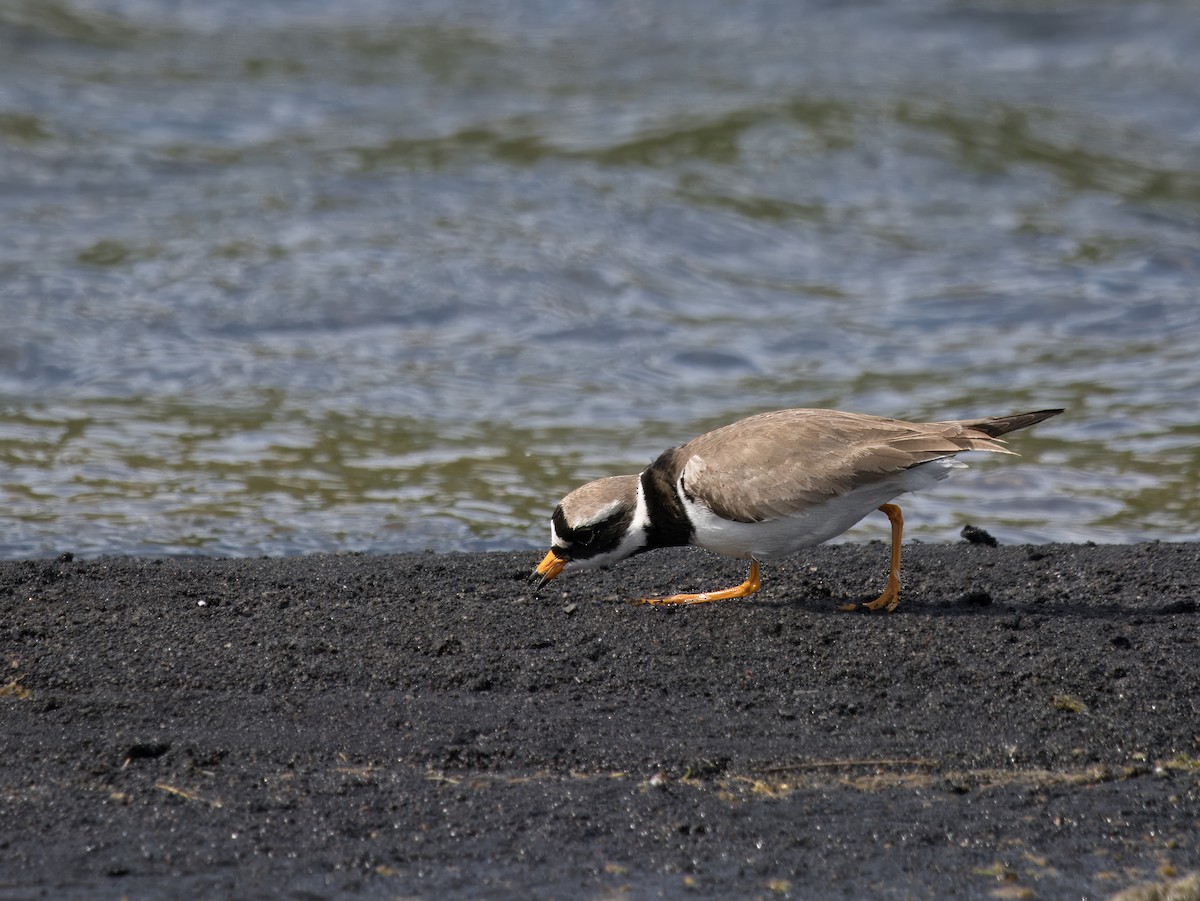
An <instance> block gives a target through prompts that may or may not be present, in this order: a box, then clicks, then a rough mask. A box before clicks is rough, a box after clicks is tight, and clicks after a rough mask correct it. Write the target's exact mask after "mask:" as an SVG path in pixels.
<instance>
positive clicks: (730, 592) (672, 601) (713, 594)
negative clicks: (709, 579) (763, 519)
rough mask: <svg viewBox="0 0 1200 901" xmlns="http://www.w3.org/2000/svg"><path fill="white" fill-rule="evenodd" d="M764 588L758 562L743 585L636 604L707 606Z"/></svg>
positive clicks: (647, 600) (745, 595)
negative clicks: (711, 602)
mask: <svg viewBox="0 0 1200 901" xmlns="http://www.w3.org/2000/svg"><path fill="white" fill-rule="evenodd" d="M761 587H762V579H760V578H759V573H758V561H757V560H751V561H750V575H749V576H748V577H747V578H746V581H745V582H743V583H742V584H741V585H734V586H733V587H732V588H726V589H724V590H722V591H706V592H703V593H702V594H673V595H671V596H670V597H665V598H639V599H638V600H636V601H634V603H635V604H654V605H656V606H674V605H682V604H707V603H708V602H709V601H727V600H732V599H733V598H744V597H747V596H749V595H752V594H754V592H756V591H758V589H759V588H761Z"/></svg>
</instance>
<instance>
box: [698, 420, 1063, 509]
mask: <svg viewBox="0 0 1200 901" xmlns="http://www.w3.org/2000/svg"><path fill="white" fill-rule="evenodd" d="M1056 412H1058V411H1042V413H1040V414H1034V413H1030V414H1020V415H1019V416H1012V417H998V418H989V419H981V420H963V421H955V422H930V423H914V422H904V421H903V420H899V419H884V418H882V417H878V416H868V415H865V414H861V413H842V412H839V411H836V410H805V409H798V410H778V411H776V412H774V413H762V414H759V415H758V416H751V417H749V418H748V419H743V420H740V421H739V422H735V423H733V424H732V425H728V426H725V427H724V428H720V429H716V430H715V431H712V432H708V433H706V434H704V435H701V436H700V437H699V438H696V439H694V440H692V441H690V442H688V443H687V444H685V445H684V446H683V447H681V448H679V449H678V450H677V451H676V453H675V461H676V466H677V467H678V469H677V471H679V472H681V473H682V474H683V476H684V488H685V489H686V490H687V491H689V492H690V493H692V494H693V495H695V496H697V497H699V498H700V499H702V500H703V501H704V502H705V503H707V504H708V505H709V507H710V508H711V509H712V511H713V512H714V513H716V514H717V515H718V516H721V517H724V518H726V519H733V520H737V521H739V522H759V521H761V520H763V519H769V518H773V517H777V516H783V515H786V514H788V513H791V512H794V511H795V510H797V509H798V508H801V507H804V506H807V505H809V504H813V503H816V502H819V501H821V500H824V499H826V498H828V497H831V496H837V495H840V494H844V493H846V492H847V491H849V490H850V489H852V488H854V487H857V486H860V485H864V484H869V483H871V482H873V481H877V480H881V479H884V478H887V477H888V476H890V475H894V474H896V473H899V472H901V471H903V470H905V469H908V468H910V467H912V466H916V465H918V464H921V463H927V462H929V461H931V460H936V459H939V458H942V457H948V456H953V455H954V454H957V453H960V452H962V451H968V450H976V451H991V452H993V453H1002V454H1009V453H1012V451H1010V450H1007V449H1006V448H1005V447H1004V446H1003V445H1004V442H1003V441H1000V440H999V439H998V438H997V437H996V436H997V435H1002V434H1004V433H1006V432H1009V431H1012V430H1013V429H1017V428H1024V427H1025V426H1026V425H1032V424H1033V423H1034V422H1040V421H1041V420H1042V419H1045V418H1047V417H1049V416H1052V415H1054V413H1056ZM1013 423H1016V424H1013Z"/></svg>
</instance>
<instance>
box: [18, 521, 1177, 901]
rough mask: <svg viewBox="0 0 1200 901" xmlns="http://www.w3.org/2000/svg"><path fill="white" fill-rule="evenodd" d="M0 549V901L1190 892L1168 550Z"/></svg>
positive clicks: (1173, 560)
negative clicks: (441, 552)
mask: <svg viewBox="0 0 1200 901" xmlns="http://www.w3.org/2000/svg"><path fill="white" fill-rule="evenodd" d="M537 558H538V555H537V554H481V555H448V556H438V555H432V554H427V555H410V556H396V557H366V556H334V557H305V558H294V559H265V560H206V559H183V560H179V559H175V560H167V561H152V560H128V559H114V560H101V561H91V562H78V561H74V562H73V561H70V560H67V559H63V560H58V561H54V560H46V561H34V562H10V563H3V564H0V610H2V613H0V653H2V657H0V666H2V667H3V673H2V675H0V724H2V725H0V760H2V764H0V897H2V898H25V897H39V896H41V897H52V898H62V897H75V898H93V897H97V898H105V897H107V898H117V897H120V896H123V895H125V896H128V897H130V898H167V897H201V896H207V897H220V896H228V897H239V898H255V897H304V898H325V897H334V896H345V895H356V894H357V895H366V896H371V897H413V896H415V897H421V898H429V899H436V898H445V897H466V898H475V897H481V898H527V897H553V898H604V897H633V898H644V897H655V896H666V897H684V896H686V897H697V898H704V897H763V898H774V897H795V898H840V897H846V898H868V897H870V898H924V897H937V898H950V897H954V898H1104V897H1108V896H1110V895H1112V894H1114V893H1116V892H1118V891H1120V890H1122V889H1124V888H1126V887H1127V886H1130V885H1132V884H1134V883H1138V882H1142V881H1148V880H1149V881H1153V880H1163V879H1167V878H1169V877H1171V876H1174V875H1176V874H1178V875H1181V876H1182V875H1184V874H1187V873H1189V872H1193V871H1196V870H1198V869H1200V643H1198V637H1200V615H1198V610H1200V608H1198V604H1197V601H1198V599H1200V546H1196V545H1165V544H1164V545H1141V546H1112V547H1083V546H1061V545H1059V546H1045V547H1001V548H991V547H987V546H983V545H979V544H971V545H967V544H962V545H957V546H930V545H914V546H911V547H909V548H908V549H907V552H906V557H905V570H904V572H905V595H904V599H903V601H902V603H901V606H900V609H899V611H898V612H897V613H895V614H894V615H890V616H889V615H886V614H882V615H880V614H866V613H842V612H839V611H838V609H837V604H838V603H839V602H841V601H844V600H845V599H846V598H847V597H854V598H863V597H865V596H867V595H868V594H874V593H877V592H878V591H879V590H880V589H881V588H882V584H883V575H884V570H885V568H886V548H885V547H884V546H883V545H881V544H879V543H874V544H868V545H863V546H836V547H825V548H819V549H816V550H814V551H812V552H809V553H806V554H804V555H801V556H797V557H795V558H792V559H790V560H788V561H785V562H783V563H779V564H773V565H768V566H766V567H765V568H764V579H765V588H764V590H763V591H762V592H761V593H760V594H759V595H758V596H756V597H755V598H753V599H750V600H747V601H727V602H724V603H718V604H711V605H705V606H698V607H691V608H685V609H663V608H654V607H646V606H633V605H630V604H627V603H625V600H626V599H627V598H628V597H630V596H636V595H639V594H642V593H646V592H658V593H661V592H667V591H671V590H697V589H702V588H710V589H711V588H717V587H724V586H725V585H728V584H733V583H735V582H737V581H740V580H741V578H742V576H743V568H742V566H741V565H740V564H738V563H736V562H734V561H726V560H721V559H719V558H716V557H713V556H711V555H708V554H704V553H703V552H689V551H677V552H658V553H654V554H649V555H646V556H643V557H640V558H637V559H635V560H630V561H627V562H625V563H623V564H620V565H618V566H617V567H615V568H613V569H611V570H608V571H604V572H596V573H585V574H583V575H580V576H578V577H574V578H566V579H561V580H559V582H557V583H555V584H553V585H552V586H549V588H548V589H546V590H544V591H543V592H542V593H541V594H540V595H536V594H535V593H534V592H533V591H532V590H531V589H530V587H529V585H528V584H527V583H526V582H525V581H524V580H525V576H526V574H527V572H528V570H529V569H530V567H532V566H533V564H534V563H535V562H536V561H537Z"/></svg>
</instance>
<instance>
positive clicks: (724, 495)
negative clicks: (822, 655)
mask: <svg viewBox="0 0 1200 901" xmlns="http://www.w3.org/2000/svg"><path fill="white" fill-rule="evenodd" d="M1062 412H1063V411H1062V410H1061V409H1053V410H1037V411H1034V412H1030V413H1014V414H1012V415H1010V416H990V417H985V418H981V419H955V420H947V421H944V422H907V421H905V420H901V419H889V418H886V417H882V416H872V415H870V414H866V413H847V412H842V411H839V410H827V409H806V408H797V409H788V410H775V411H772V412H768V413H759V414H757V415H754V416H749V417H747V418H745V419H740V420H738V421H737V422H733V423H731V424H729V425H726V426H723V427H722V428H718V429H715V430H713V431H711V432H706V433H705V434H703V435H700V436H699V437H698V438H694V439H692V440H691V441H689V442H687V443H686V444H684V445H682V446H680V447H672V448H668V449H667V450H665V451H663V452H662V454H660V455H659V456H658V458H657V459H655V460H654V462H653V463H651V464H650V465H649V466H648V467H646V468H645V469H644V470H642V471H641V472H640V473H638V474H636V475H620V476H609V477H608V478H603V479H598V480H596V481H594V482H588V483H587V484H586V485H583V486H582V487H580V488H576V489H575V490H574V491H572V492H571V493H570V494H568V495H567V496H566V497H564V498H563V499H562V500H561V501H560V502H559V504H558V505H557V506H556V507H555V509H554V514H553V516H552V517H551V525H550V550H549V552H548V553H547V554H546V556H545V557H544V558H543V560H542V561H541V563H539V564H538V565H537V567H535V568H534V570H533V572H532V573H531V574H530V577H531V578H532V579H534V580H536V581H537V587H538V588H539V589H540V588H542V587H544V586H545V585H546V584H547V583H548V582H550V581H551V580H552V579H554V578H556V577H557V576H558V575H559V574H561V573H563V572H569V571H572V570H581V569H591V568H595V567H601V566H607V565H609V564H612V563H615V562H617V561H619V560H623V559H625V558H626V557H631V556H633V555H634V554H641V553H644V552H646V551H651V550H654V549H656V548H665V547H679V546H687V545H692V546H697V547H702V548H705V549H706V550H709V551H713V552H715V553H717V554H721V555H724V556H728V557H734V558H739V559H743V560H749V561H750V570H749V573H748V575H747V577H746V580H745V581H744V582H742V583H741V584H740V585H735V586H734V587H732V588H726V589H722V590H719V591H708V592H703V593H699V594H674V595H670V596H668V597H648V598H639V599H636V602H637V603H643V604H654V605H677V604H703V603H708V602H710V601H720V600H729V599H734V598H744V597H748V596H749V595H752V594H754V593H755V592H757V591H758V590H759V588H760V587H761V585H762V579H761V572H760V569H759V563H760V561H764V560H774V559H778V558H781V557H786V556H788V555H791V554H794V553H796V552H797V551H799V550H801V549H803V548H807V547H813V546H815V545H818V544H821V543H822V542H825V541H828V540H829V539H831V538H833V537H835V536H837V535H840V534H841V533H842V532H844V531H846V530H847V529H849V528H850V527H851V526H853V525H854V524H855V523H857V522H858V521H859V520H861V519H863V518H864V517H865V516H867V515H868V514H870V513H872V512H874V511H875V510H879V511H880V512H882V513H883V514H884V515H885V516H887V518H888V520H889V522H890V523H891V532H892V541H891V552H892V553H891V563H890V567H889V570H888V579H887V584H886V586H885V588H884V590H883V593H882V594H880V595H879V597H877V598H875V600H873V601H869V602H867V603H865V604H863V606H864V607H866V608H867V609H868V610H872V611H876V610H887V611H888V612H892V611H895V609H896V607H897V606H898V605H899V603H900V543H901V539H902V537H903V530H904V518H903V516H902V514H901V512H900V507H899V506H898V505H896V504H893V503H891V501H893V500H895V499H896V498H897V497H898V496H899V495H901V494H904V493H906V492H910V491H920V490H922V489H924V488H929V487H930V486H932V485H934V484H935V483H937V482H939V481H941V480H942V479H944V478H946V477H947V476H949V475H950V474H951V473H953V472H954V471H955V470H958V469H965V468H966V464H965V463H963V462H961V461H959V460H958V459H956V458H957V455H958V454H960V453H962V452H964V451H988V452H991V453H998V454H1013V453H1014V451H1010V450H1008V448H1007V447H1005V442H1004V441H1003V440H1001V438H1000V436H1001V435H1006V434H1008V433H1009V432H1014V431H1016V430H1018V429H1025V428H1028V427H1029V426H1032V425H1035V424H1037V423H1039V422H1041V421H1043V420H1045V419H1049V418H1050V417H1051V416H1057V415H1058V414H1059V413H1062ZM854 607H855V605H854V604H849V605H845V606H844V607H843V609H854Z"/></svg>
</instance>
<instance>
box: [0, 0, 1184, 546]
mask: <svg viewBox="0 0 1200 901" xmlns="http://www.w3.org/2000/svg"><path fill="white" fill-rule="evenodd" d="M1198 84H1200V16H1197V15H1196V14H1195V6H1194V4H1192V3H1190V2H1186V0H1179V2H1158V3H1149V2H1146V3H1137V2H1131V3H1120V4H1108V3H1094V4H1087V3H1065V2H1064V3H1055V2H1041V3H1028V2H1015V0H1014V2H998V0H997V2H953V3H952V2H912V3H891V4H836V3H833V4H822V3H796V2H792V0H777V2H760V3H748V4H729V3H725V2H715V0H666V2H655V3H640V2H549V0H546V2H486V3H484V2H462V3H442V2H439V3H433V2H427V3H404V4H398V3H391V2H383V0H376V2H372V0H355V2H343V3H337V4H328V3H316V2H297V0H260V2H251V3H245V2H240V0H239V2H233V0H223V2H216V3H211V2H210V3H205V4H178V3H174V2H168V0H107V2H101V0H95V2H85V0H74V2H64V0H26V2H21V0H16V2H11V0H10V2H6V3H4V4H3V5H0V211H2V212H3V215H2V216H0V319H2V321H0V556H6V557H24V556H32V555H46V554H54V553H58V552H61V551H66V550H70V551H74V552H76V553H84V554H95V553H196V552H201V553H219V554H260V553H271V554H276V553H299V552H306V551H316V550H371V551H384V550H410V549H418V548H426V547H432V548H438V549H443V550H449V549H482V548H514V549H515V548H530V549H533V548H535V547H538V546H541V545H542V543H543V541H544V540H545V537H546V534H545V533H546V532H547V518H548V515H549V512H550V509H551V508H552V507H553V504H554V502H555V501H556V500H557V498H558V497H559V496H560V495H561V494H563V493H565V492H566V491H567V490H569V489H570V488H572V487H574V486H575V485H576V484H578V483H580V482H581V481H583V480H586V479H589V478H593V477H597V476H600V475H606V474H612V473H618V472H629V471H636V470H637V469H640V468H641V467H642V466H643V465H645V464H646V462H648V461H649V460H650V459H651V458H652V457H653V456H654V455H655V454H656V453H657V452H658V451H659V450H661V449H662V448H664V447H666V446H668V445H670V444H675V443H679V442H681V441H683V440H686V439H687V438H689V437H691V436H693V435H694V434H697V433H698V432H700V431H702V430H703V429H705V428H708V427H712V426H715V425H719V424H723V423H724V422H727V421H730V420H732V419H735V418H737V417H739V416H742V415H745V414H748V413H751V412H755V411H758V410H763V409H771V408H776V407H783V406H835V407H840V408H844V409H854V410H862V411H867V412H874V413H880V414H886V415H898V416H904V417H910V418H950V417H956V416H969V415H980V414H996V413H1006V412H1011V411H1016V410H1022V409H1027V408H1030V409H1032V408H1040V407H1046V406H1065V407H1067V408H1068V409H1069V412H1068V414H1067V415H1065V416H1062V417H1059V418H1058V419H1055V420H1052V421H1050V422H1047V423H1045V424H1043V425H1041V426H1039V427H1037V428H1036V429H1034V430H1032V431H1030V432H1026V433H1022V434H1019V435H1017V436H1014V442H1013V444H1014V447H1015V448H1016V449H1017V450H1019V451H1021V452H1022V453H1023V455H1024V456H1023V457H1022V458H1021V459H1019V460H1018V459H1012V458H1006V459H1002V460H996V459H991V458H987V459H978V460H976V461H975V465H974V466H973V468H972V470H971V471H969V472H968V473H966V474H964V475H963V476H961V477H959V478H958V479H956V480H953V481H951V482H949V483H946V484H944V485H943V486H941V487H939V488H938V489H937V490H935V491H933V492H931V493H929V494H928V495H925V496H922V497H920V498H916V499H913V500H911V501H910V502H909V503H908V504H907V505H906V512H907V513H908V521H909V534H911V535H913V536H916V537H920V538H923V539H925V540H954V539H955V538H956V535H957V531H958V529H959V528H960V527H961V525H962V524H963V523H965V522H972V523H975V524H978V525H981V526H984V527H986V528H987V529H989V530H990V531H992V532H993V534H995V535H997V536H998V537H1000V538H1001V539H1002V540H1004V541H1010V542H1011V541H1050V540H1062V541H1080V540H1087V539H1093V540H1097V541H1133V540H1140V539H1146V538H1160V539H1164V540H1174V539H1200V513H1198V512H1197V511H1198V501H1200V416H1198V414H1197V410H1198V409H1200V362H1198V357H1200V238H1198V235H1200V229H1198V226H1200V115H1198V114H1197V105H1196V104H1197V92H1196V86H1197V85H1198ZM876 518H879V519H881V520H882V517H876ZM882 534H884V525H883V524H882V523H880V524H874V525H870V524H868V525H864V526H861V527H859V529H858V530H856V531H855V532H853V533H852V534H851V537H852V538H857V539H861V538H863V537H864V536H878V535H882Z"/></svg>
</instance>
